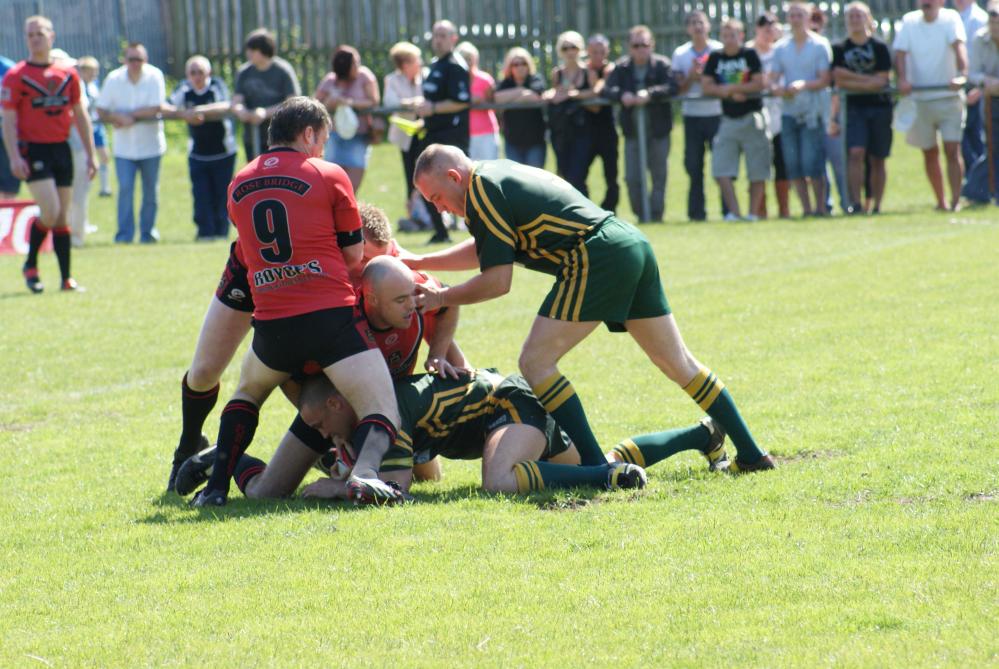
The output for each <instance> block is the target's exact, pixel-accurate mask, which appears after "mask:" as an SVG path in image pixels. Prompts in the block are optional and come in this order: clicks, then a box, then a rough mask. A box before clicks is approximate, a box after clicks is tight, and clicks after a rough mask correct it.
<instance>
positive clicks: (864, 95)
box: [829, 2, 892, 214]
mask: <svg viewBox="0 0 999 669" xmlns="http://www.w3.org/2000/svg"><path fill="white" fill-rule="evenodd" d="M845 15H846V29H847V36H846V38H844V39H843V41H842V42H837V43H836V44H834V45H833V61H832V67H833V69H832V73H833V81H834V82H835V83H836V88H838V89H840V90H843V91H846V92H847V93H852V94H853V95H850V96H849V97H847V99H846V146H847V151H848V152H849V153H848V165H847V181H848V182H849V191H850V208H849V212H850V213H853V214H863V213H867V212H866V211H865V208H864V205H863V204H862V201H863V198H862V197H861V190H862V189H863V187H864V176H865V173H866V171H867V170H868V169H869V170H870V182H871V199H872V200H873V209H872V212H873V213H878V212H879V211H880V210H881V200H882V198H883V197H884V193H885V180H886V176H885V160H886V159H887V158H888V155H889V154H890V153H891V142H892V129H891V120H892V100H891V95H890V94H889V93H886V92H884V89H885V88H887V86H888V80H889V77H890V76H891V51H889V49H888V45H887V44H885V43H884V42H883V41H882V40H880V39H878V38H877V37H874V36H873V35H872V30H873V27H874V25H873V18H872V16H871V10H870V8H869V7H868V6H867V5H866V4H865V3H863V2H851V3H850V4H849V5H847V6H846V12H845ZM839 115H840V98H839V96H836V97H834V98H833V100H832V113H831V115H830V119H829V134H830V135H832V136H834V137H836V138H837V139H840V138H841V135H840V133H841V132H842V131H843V129H842V128H840V123H839Z"/></svg>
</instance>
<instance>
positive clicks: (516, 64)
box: [510, 63, 527, 67]
mask: <svg viewBox="0 0 999 669" xmlns="http://www.w3.org/2000/svg"><path fill="white" fill-rule="evenodd" d="M510 67H527V63H510Z"/></svg>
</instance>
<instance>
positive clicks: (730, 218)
mask: <svg viewBox="0 0 999 669" xmlns="http://www.w3.org/2000/svg"><path fill="white" fill-rule="evenodd" d="M724 220H725V221H727V222H729V223H732V222H738V221H741V220H742V218H741V217H740V216H739V215H737V214H733V213H732V212H728V213H727V214H725V218H724Z"/></svg>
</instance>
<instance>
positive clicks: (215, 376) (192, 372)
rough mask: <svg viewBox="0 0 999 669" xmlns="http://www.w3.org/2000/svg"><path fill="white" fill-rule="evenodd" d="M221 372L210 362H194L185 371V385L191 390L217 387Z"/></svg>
mask: <svg viewBox="0 0 999 669" xmlns="http://www.w3.org/2000/svg"><path fill="white" fill-rule="evenodd" d="M221 377H222V370H221V369H219V367H218V366H217V365H212V364H210V361H203V360H195V361H194V362H193V363H192V364H191V369H189V370H188V371H187V385H188V387H190V388H191V389H192V390H209V389H211V388H214V387H215V386H216V385H218V382H219V379H220V378H221Z"/></svg>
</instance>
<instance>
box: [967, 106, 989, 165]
mask: <svg viewBox="0 0 999 669" xmlns="http://www.w3.org/2000/svg"><path fill="white" fill-rule="evenodd" d="M983 106H984V103H983V102H982V101H979V102H978V104H977V105H968V115H967V116H965V118H964V136H963V137H962V138H961V157H962V158H964V168H965V169H968V168H969V167H970V166H971V165H973V164H974V163H975V161H976V160H978V156H980V155H982V154H983V153H985V128H984V123H983V119H982V107H983Z"/></svg>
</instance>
